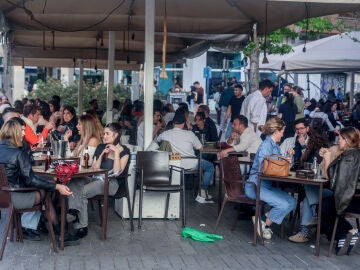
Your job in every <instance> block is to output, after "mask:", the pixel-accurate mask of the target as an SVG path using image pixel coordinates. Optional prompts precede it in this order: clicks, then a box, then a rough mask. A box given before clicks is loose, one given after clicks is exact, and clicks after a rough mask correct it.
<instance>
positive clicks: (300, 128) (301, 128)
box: [295, 127, 306, 131]
mask: <svg viewBox="0 0 360 270" xmlns="http://www.w3.org/2000/svg"><path fill="white" fill-rule="evenodd" d="M305 128H306V127H299V128H295V130H296V131H299V130H304V129H305Z"/></svg>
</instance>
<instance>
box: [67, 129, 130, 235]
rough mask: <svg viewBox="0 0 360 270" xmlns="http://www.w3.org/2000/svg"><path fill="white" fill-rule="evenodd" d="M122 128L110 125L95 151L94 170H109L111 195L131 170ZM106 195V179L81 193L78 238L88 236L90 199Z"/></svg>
mask: <svg viewBox="0 0 360 270" xmlns="http://www.w3.org/2000/svg"><path fill="white" fill-rule="evenodd" d="M120 137H121V126H120V125H119V124H118V123H110V124H107V125H106V126H105V129H104V143H102V144H99V145H98V146H97V148H96V150H95V154H94V162H93V164H92V168H97V169H99V168H101V169H106V170H109V179H110V180H109V195H114V194H115V193H116V192H117V191H118V189H119V187H120V186H121V185H123V184H124V183H125V177H126V176H127V171H128V168H129V157H130V151H129V149H128V148H127V147H126V146H124V145H121V144H120ZM102 194H104V179H98V178H93V179H91V180H90V181H89V183H88V184H86V185H85V186H84V188H83V190H82V193H81V207H80V211H79V213H78V218H79V221H78V222H77V223H75V224H74V228H75V229H77V234H76V235H77V236H79V237H81V238H82V237H84V236H86V235H87V231H88V230H87V226H88V212H87V204H88V198H92V197H94V196H96V195H102Z"/></svg>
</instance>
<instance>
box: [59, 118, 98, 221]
mask: <svg viewBox="0 0 360 270" xmlns="http://www.w3.org/2000/svg"><path fill="white" fill-rule="evenodd" d="M76 128H77V129H78V132H79V135H80V136H81V139H80V141H79V143H78V144H77V145H76V148H75V149H74V151H72V152H71V151H70V147H67V151H66V156H67V157H80V165H84V161H83V157H84V153H85V150H86V149H87V150H88V153H89V157H90V158H89V163H88V165H89V166H91V165H92V163H93V156H94V153H95V150H96V147H97V146H98V145H99V144H100V143H101V136H100V134H99V131H98V128H97V125H96V119H95V118H94V117H93V116H91V115H82V116H80V118H79V121H78V124H77V126H76ZM71 135H72V131H71V130H68V131H67V132H66V133H65V135H64V139H65V140H66V141H68V140H69V138H70V137H71ZM87 183H89V178H87V177H86V178H76V180H74V181H70V182H69V184H68V186H69V187H70V188H71V190H72V191H73V193H74V196H71V197H68V207H69V211H68V213H67V215H66V220H67V221H68V222H73V221H75V220H76V219H77V217H76V215H77V212H78V211H80V209H81V192H82V190H83V188H84V185H85V184H87Z"/></svg>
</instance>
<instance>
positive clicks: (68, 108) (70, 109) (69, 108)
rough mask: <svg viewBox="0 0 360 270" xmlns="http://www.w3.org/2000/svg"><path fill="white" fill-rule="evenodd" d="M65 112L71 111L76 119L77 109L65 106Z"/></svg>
mask: <svg viewBox="0 0 360 270" xmlns="http://www.w3.org/2000/svg"><path fill="white" fill-rule="evenodd" d="M65 110H67V111H69V112H70V113H71V114H72V115H73V116H74V117H76V111H75V109H74V107H73V106H71V105H65V106H64V111H65Z"/></svg>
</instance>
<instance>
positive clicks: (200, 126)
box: [192, 110, 218, 143]
mask: <svg viewBox="0 0 360 270" xmlns="http://www.w3.org/2000/svg"><path fill="white" fill-rule="evenodd" d="M192 131H193V132H194V133H195V135H196V136H197V137H198V138H199V140H200V141H201V143H204V142H216V141H217V140H218V136H217V130H216V127H215V130H214V129H211V126H210V125H206V124H205V113H203V112H199V110H198V112H197V113H196V115H195V125H194V126H193V128H192ZM202 139H203V140H204V141H202Z"/></svg>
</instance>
